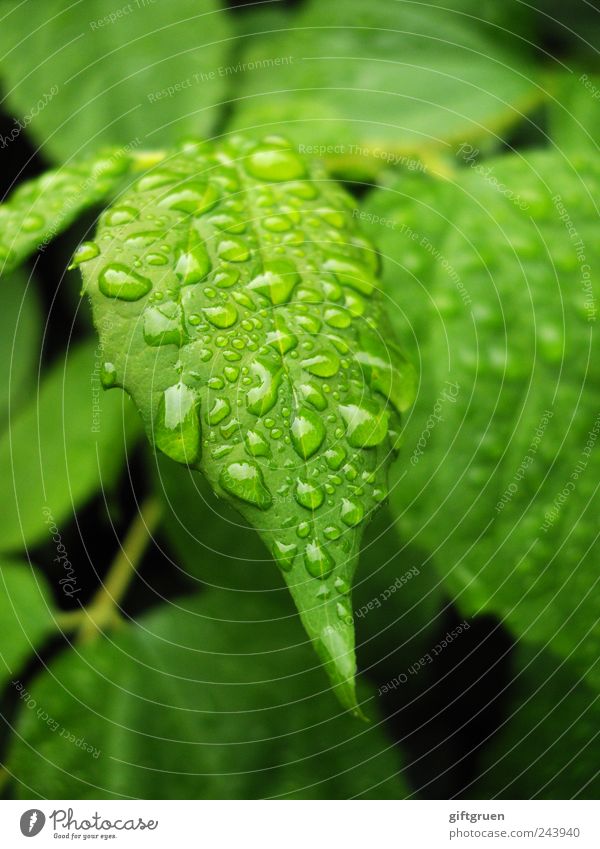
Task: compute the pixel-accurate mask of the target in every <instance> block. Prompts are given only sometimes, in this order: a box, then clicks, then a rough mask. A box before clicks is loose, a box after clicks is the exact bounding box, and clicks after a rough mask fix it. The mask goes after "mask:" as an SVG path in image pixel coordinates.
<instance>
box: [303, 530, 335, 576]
mask: <svg viewBox="0 0 600 849" xmlns="http://www.w3.org/2000/svg"><path fill="white" fill-rule="evenodd" d="M304 563H305V565H306V568H307V570H308V573H309V575H312V577H313V578H319V580H323V579H324V578H327V576H328V575H330V574H331V573H332V571H333V567H334V565H335V564H334V562H333V559H332V558H331V557H330V555H329V554H328V553H327V551H326V550H325V549H324V548H323V547H322V546H321V545H320V544H319V543H318V541H317V540H312V541H311V542H309V543H307V544H306V548H305V549H304Z"/></svg>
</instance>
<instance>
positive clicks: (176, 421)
mask: <svg viewBox="0 0 600 849" xmlns="http://www.w3.org/2000/svg"><path fill="white" fill-rule="evenodd" d="M200 440H201V429H200V418H199V416H198V399H197V397H196V393H195V392H194V391H193V390H192V389H190V387H189V386H186V385H185V383H177V384H175V385H174V386H170V387H169V388H168V389H166V390H165V392H164V393H163V395H162V397H161V399H160V403H159V406H158V418H157V423H156V427H155V430H154V441H155V443H156V447H157V448H159V449H160V450H161V451H162V452H163V453H165V454H166V455H167V456H168V457H170V458H171V459H172V460H175V461H176V462H177V463H188V464H189V463H195V462H196V460H198V458H199V456H200V444H201V443H200Z"/></svg>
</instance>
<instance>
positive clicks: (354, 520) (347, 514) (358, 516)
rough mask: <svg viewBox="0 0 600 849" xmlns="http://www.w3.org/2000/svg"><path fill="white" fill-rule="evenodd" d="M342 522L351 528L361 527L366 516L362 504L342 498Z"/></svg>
mask: <svg viewBox="0 0 600 849" xmlns="http://www.w3.org/2000/svg"><path fill="white" fill-rule="evenodd" d="M340 516H341V519H342V522H343V523H344V524H345V525H348V526H349V527H351V528H352V527H354V526H355V525H360V523H361V522H362V520H363V519H364V516H365V511H364V509H363V506H362V504H359V503H358V502H357V501H352V500H351V499H350V498H342V509H341V512H340Z"/></svg>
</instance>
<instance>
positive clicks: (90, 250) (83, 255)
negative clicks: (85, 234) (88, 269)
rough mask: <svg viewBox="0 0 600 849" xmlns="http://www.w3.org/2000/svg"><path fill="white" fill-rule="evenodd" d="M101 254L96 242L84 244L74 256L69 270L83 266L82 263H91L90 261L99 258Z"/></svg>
mask: <svg viewBox="0 0 600 849" xmlns="http://www.w3.org/2000/svg"><path fill="white" fill-rule="evenodd" d="M99 253H100V248H99V247H98V245H97V244H96V242H82V243H81V244H80V245H79V247H78V248H77V249H76V251H75V253H74V254H73V259H72V260H71V265H70V266H69V268H75V266H77V265H81V263H82V262H89V260H91V259H94V258H95V257H97V256H98V254H99Z"/></svg>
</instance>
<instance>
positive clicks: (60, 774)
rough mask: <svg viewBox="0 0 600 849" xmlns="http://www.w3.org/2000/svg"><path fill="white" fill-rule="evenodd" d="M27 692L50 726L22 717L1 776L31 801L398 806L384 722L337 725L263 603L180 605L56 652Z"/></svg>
mask: <svg viewBox="0 0 600 849" xmlns="http://www.w3.org/2000/svg"><path fill="white" fill-rule="evenodd" d="M31 694H32V696H33V698H35V700H36V702H37V704H38V705H40V706H41V707H42V708H43V710H44V711H45V712H46V713H48V714H49V716H50V717H51V718H52V721H53V722H55V723H57V724H58V728H57V730H56V732H55V733H54V734H53V733H51V731H50V730H49V728H48V726H47V724H45V723H44V722H41V721H40V720H39V719H38V718H37V717H36V715H35V713H34V712H32V711H28V710H27V709H23V710H22V712H21V718H20V722H19V724H18V733H19V735H20V736H21V737H22V740H21V739H15V741H14V744H13V747H12V752H11V754H10V756H9V759H8V767H9V769H10V770H11V772H12V773H13V774H14V775H15V776H16V778H17V780H18V781H19V782H20V785H19V795H21V794H22V795H24V796H27V797H28V798H29V797H30V796H31V793H32V792H34V793H37V794H40V795H41V796H45V797H55V796H56V797H61V798H76V799H96V798H98V797H99V796H100V797H101V798H112V797H116V798H123V797H125V798H131V797H136V798H144V799H154V798H168V799H214V798H218V799H219V798H226V799H240V798H241V799H252V798H266V797H285V798H327V799H337V798H342V799H343V798H350V797H356V796H358V797H360V798H369V797H370V798H400V797H403V796H405V795H406V789H405V787H404V786H403V784H402V782H401V780H400V779H399V777H398V770H399V769H400V764H399V762H398V761H397V756H396V754H395V752H394V750H393V747H392V746H391V744H390V742H389V741H387V740H386V738H385V737H384V735H383V734H382V731H381V727H380V725H379V723H377V722H373V723H372V724H370V725H368V726H367V725H363V724H362V723H359V722H356V720H354V719H352V718H351V717H350V716H349V715H348V714H345V713H343V712H342V713H340V707H339V705H337V703H336V701H335V699H333V698H332V696H331V694H330V692H329V691H328V690H327V687H326V682H325V677H324V675H323V674H322V672H321V671H320V670H319V669H315V668H314V655H313V653H312V652H311V651H310V650H309V649H308V647H307V645H306V644H305V643H303V634H302V629H301V628H300V626H299V624H298V623H297V619H296V617H295V615H294V612H293V608H292V607H291V605H290V608H289V609H288V611H287V616H285V617H283V618H282V615H281V607H280V605H279V604H275V606H274V607H273V606H272V604H271V603H270V601H269V598H268V596H262V597H261V598H260V599H258V598H253V597H252V596H248V595H247V594H240V597H239V599H236V603H235V604H232V603H231V601H230V599H229V596H228V594H224V593H221V592H219V591H216V590H215V591H213V592H211V593H207V594H206V596H204V597H203V598H200V599H192V600H189V599H187V600H179V601H178V602H177V603H175V604H173V605H172V606H171V607H170V608H163V609H161V610H159V611H157V612H155V613H153V614H152V615H149V616H146V617H144V619H142V620H141V621H140V623H139V624H138V625H133V626H129V627H127V628H126V629H125V630H123V631H121V632H120V633H119V634H118V635H115V636H114V638H113V639H112V641H111V642H99V643H96V644H92V645H90V646H86V647H85V648H83V649H82V650H81V651H80V652H79V653H78V655H77V656H76V657H73V656H69V655H68V654H64V655H63V656H62V657H60V658H59V659H58V660H56V661H55V662H54V663H53V664H52V667H51V670H50V671H49V672H48V673H47V674H45V675H43V676H42V677H41V678H39V679H38V680H37V681H36V682H35V683H34V684H33V685H32V687H31ZM366 698H367V702H368V705H366V709H367V710H368V712H369V713H371V714H372V706H371V704H370V697H369V696H366ZM63 729H64V733H63ZM67 735H72V737H71V739H69V737H68V736H67Z"/></svg>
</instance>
